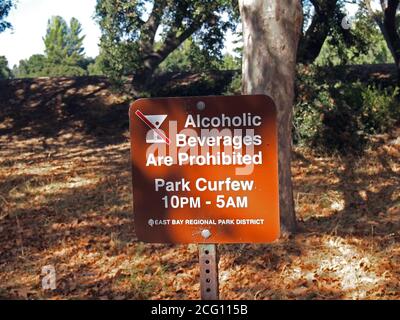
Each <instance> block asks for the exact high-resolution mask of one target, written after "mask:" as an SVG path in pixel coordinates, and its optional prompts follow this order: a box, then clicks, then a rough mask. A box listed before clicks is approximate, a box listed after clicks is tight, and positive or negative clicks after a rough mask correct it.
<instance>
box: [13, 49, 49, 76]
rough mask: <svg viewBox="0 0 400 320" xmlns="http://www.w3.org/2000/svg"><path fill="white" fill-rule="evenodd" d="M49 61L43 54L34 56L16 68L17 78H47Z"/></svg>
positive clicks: (15, 74)
mask: <svg viewBox="0 0 400 320" xmlns="http://www.w3.org/2000/svg"><path fill="white" fill-rule="evenodd" d="M46 68H47V60H46V56H45V55H43V54H34V55H33V56H31V57H30V58H29V59H26V60H21V61H20V62H19V65H18V67H17V66H14V68H13V73H14V76H15V77H16V78H36V77H41V76H46V74H45V72H46Z"/></svg>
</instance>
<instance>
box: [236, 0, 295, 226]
mask: <svg viewBox="0 0 400 320" xmlns="http://www.w3.org/2000/svg"><path fill="white" fill-rule="evenodd" d="M239 6H240V12H241V17H242V23H243V39H244V52H243V93H244V94H267V95H269V96H271V97H272V98H273V99H274V101H275V104H276V105H277V108H278V128H279V129H278V135H279V184H280V214H281V223H282V227H283V231H289V232H294V231H295V230H296V216H295V210H294V201H293V188H292V174H291V157H292V155H291V152H292V115H293V102H294V85H295V74H296V57H297V49H298V43H299V39H300V36H301V28H302V20H303V12H302V7H301V3H300V0H270V1H264V0H239Z"/></svg>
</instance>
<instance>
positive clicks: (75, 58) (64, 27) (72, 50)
mask: <svg viewBox="0 0 400 320" xmlns="http://www.w3.org/2000/svg"><path fill="white" fill-rule="evenodd" d="M81 32H82V27H81V24H80V23H79V21H78V20H77V19H75V18H72V19H71V22H70V25H69V26H68V24H67V23H66V21H65V20H64V19H63V18H62V17H59V16H56V17H52V18H51V19H50V20H49V22H48V25H47V33H46V36H45V37H44V39H43V41H44V43H45V46H46V50H45V52H46V58H47V66H46V68H45V71H46V74H47V75H48V76H80V75H85V74H86V71H85V70H84V69H83V68H81V66H80V64H82V63H83V60H84V53H83V52H84V48H83V40H84V38H85V37H84V36H80V34H81Z"/></svg>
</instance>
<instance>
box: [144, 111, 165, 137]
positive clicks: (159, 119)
mask: <svg viewBox="0 0 400 320" xmlns="http://www.w3.org/2000/svg"><path fill="white" fill-rule="evenodd" d="M145 117H146V118H147V120H149V121H150V122H151V123H152V124H153V126H154V127H156V128H157V129H159V130H160V127H161V125H162V124H163V122H164V121H165V119H167V115H165V114H163V115H156V116H145ZM146 142H147V143H165V140H164V139H163V138H162V137H161V136H160V135H159V134H158V133H157V131H155V130H149V132H148V133H147V136H146Z"/></svg>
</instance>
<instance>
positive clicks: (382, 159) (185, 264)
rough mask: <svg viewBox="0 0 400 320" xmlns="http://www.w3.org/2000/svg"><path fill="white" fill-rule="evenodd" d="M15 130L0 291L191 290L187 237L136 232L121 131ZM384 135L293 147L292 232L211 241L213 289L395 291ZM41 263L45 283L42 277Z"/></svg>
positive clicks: (3, 209) (398, 173)
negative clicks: (320, 152)
mask: <svg viewBox="0 0 400 320" xmlns="http://www.w3.org/2000/svg"><path fill="white" fill-rule="evenodd" d="M100 93H101V91H100ZM26 103H29V102H26ZM124 115H126V113H124ZM15 121H16V120H15V117H14V118H13V117H3V118H2V122H1V124H0V125H1V126H2V128H3V129H4V128H8V129H12V128H13V123H14V124H15ZM31 125H32V123H31ZM24 128H25V129H26V130H22V131H21V133H16V132H14V131H12V130H9V131H8V132H3V134H2V135H1V136H0V298H6V299H8V298H19V299H27V298H33V299H78V298H83V299H198V298H199V270H198V264H197V263H198V256H197V247H196V246H195V245H189V246H175V245H148V244H143V243H139V242H137V241H136V238H135V232H134V229H133V223H132V198H131V180H130V179H131V175H130V166H129V144H128V141H127V138H126V132H125V133H124V132H122V131H121V134H120V136H118V139H110V137H109V136H104V138H102V136H99V135H97V134H95V135H94V134H93V133H88V132H86V131H85V130H81V129H76V128H73V127H69V129H68V130H67V129H62V130H59V128H57V132H58V133H57V134H48V136H44V135H40V134H39V133H38V132H36V131H34V130H33V129H32V130H33V131H29V130H28V129H29V126H28V125H26V126H25V127H24ZM103 129H104V128H101V127H97V128H96V129H95V132H98V131H103ZM106 129H107V130H106ZM106 129H104V130H106V131H107V132H110V130H111V129H110V128H106ZM4 130H7V129H4ZM392 138H393V137H392ZM388 139H389V137H381V138H377V140H376V141H375V142H374V143H373V144H372V147H371V148H370V149H369V150H367V151H366V153H365V155H363V156H362V157H359V158H355V157H351V156H350V157H346V158H345V157H339V156H336V157H318V156H315V155H313V154H311V153H309V152H308V151H306V150H296V152H295V160H294V163H293V173H294V182H295V200H296V207H297V213H298V217H299V227H300V230H301V232H300V233H299V234H298V235H296V236H292V237H290V238H287V239H282V240H280V241H279V242H277V243H274V244H272V245H224V246H220V254H221V258H220V281H221V294H222V298H224V299H336V298H338V299H399V298H400V281H399V279H400V271H399V270H400V228H399V227H400V215H399V214H400V189H399V186H400V148H399V146H395V145H389V144H388V143H387V141H388ZM46 265H54V266H55V268H56V272H57V289H56V290H55V291H52V292H51V291H43V290H42V287H41V270H42V268H43V267H44V266H46Z"/></svg>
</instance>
